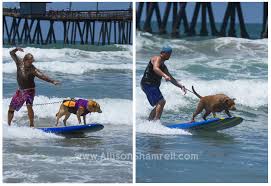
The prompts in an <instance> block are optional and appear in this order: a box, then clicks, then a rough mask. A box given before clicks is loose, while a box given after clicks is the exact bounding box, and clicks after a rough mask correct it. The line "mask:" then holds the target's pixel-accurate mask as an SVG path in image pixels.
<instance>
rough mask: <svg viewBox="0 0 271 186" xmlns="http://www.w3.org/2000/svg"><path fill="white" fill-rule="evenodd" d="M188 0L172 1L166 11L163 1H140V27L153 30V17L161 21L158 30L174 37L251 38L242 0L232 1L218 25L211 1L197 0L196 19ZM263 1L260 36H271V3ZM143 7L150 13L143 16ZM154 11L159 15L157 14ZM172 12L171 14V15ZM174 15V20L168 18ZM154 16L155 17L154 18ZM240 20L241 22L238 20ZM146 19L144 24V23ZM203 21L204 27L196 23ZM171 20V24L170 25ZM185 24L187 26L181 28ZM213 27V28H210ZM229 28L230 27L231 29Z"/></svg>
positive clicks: (148, 30) (137, 21) (138, 20)
mask: <svg viewBox="0 0 271 186" xmlns="http://www.w3.org/2000/svg"><path fill="white" fill-rule="evenodd" d="M187 4H188V3H187V2H168V3H166V7H165V11H164V14H163V15H162V12H161V10H160V9H161V8H160V4H159V3H158V2H140V3H138V5H137V13H136V18H137V19H136V28H137V30H142V31H144V32H150V33H154V32H153V28H152V27H153V25H152V24H151V23H152V21H154V20H155V21H156V22H157V26H158V31H157V32H155V33H156V34H161V35H163V34H170V35H171V36H172V37H173V38H177V37H182V36H196V35H199V36H218V37H226V36H228V37H242V38H250V36H249V33H248V32H247V28H246V23H245V18H244V16H243V12H242V7H241V3H240V2H229V3H227V8H226V10H225V13H224V18H223V21H222V24H221V27H220V28H218V26H217V25H216V21H215V18H216V17H215V15H214V13H213V9H212V3H211V2H196V3H194V4H195V7H194V12H193V14H192V19H191V20H188V18H187V13H186V6H187ZM262 4H263V18H262V29H261V32H260V33H259V37H260V38H267V37H268V22H267V20H268V3H267V2H262ZM143 10H145V11H146V16H145V17H144V18H143V17H142V14H143ZM200 12H201V20H200V21H198V17H199V13H200ZM154 14H155V15H156V16H155V17H153V16H154ZM170 14H171V15H170ZM207 15H208V18H209V24H207ZM170 16H172V21H171V22H170V21H168V20H169V17H170ZM153 18H154V20H153ZM236 20H238V24H237V22H236ZM142 22H143V27H142V25H141V23H142ZM198 22H199V25H200V29H199V30H196V25H197V23H198ZM169 24H171V25H169ZM181 24H182V25H183V30H180V28H181V27H180V26H181ZM168 26H170V27H171V28H172V29H171V31H170V33H168V32H169V31H168V30H167V28H168ZM208 26H209V27H210V28H209V29H210V32H209V30H208ZM237 26H239V30H240V35H239V36H238V35H237V34H236V33H237V32H236V30H237ZM227 28H228V29H227Z"/></svg>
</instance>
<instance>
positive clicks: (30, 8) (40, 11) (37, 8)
mask: <svg viewBox="0 0 271 186" xmlns="http://www.w3.org/2000/svg"><path fill="white" fill-rule="evenodd" d="M47 3H48V2H35V3H30V2H20V14H21V15H45V14H46V4H47Z"/></svg>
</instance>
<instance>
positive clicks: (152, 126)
mask: <svg viewBox="0 0 271 186" xmlns="http://www.w3.org/2000/svg"><path fill="white" fill-rule="evenodd" d="M136 132H139V133H147V134H161V135H191V133H189V132H187V131H184V130H182V129H171V128H168V127H165V126H164V125H162V124H161V123H160V122H159V121H156V122H152V121H146V120H141V119H137V121H136Z"/></svg>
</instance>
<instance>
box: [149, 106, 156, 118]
mask: <svg viewBox="0 0 271 186" xmlns="http://www.w3.org/2000/svg"><path fill="white" fill-rule="evenodd" d="M155 115H156V107H154V108H153V109H152V111H151V113H150V115H149V118H148V120H149V121H151V120H153V119H154V117H155Z"/></svg>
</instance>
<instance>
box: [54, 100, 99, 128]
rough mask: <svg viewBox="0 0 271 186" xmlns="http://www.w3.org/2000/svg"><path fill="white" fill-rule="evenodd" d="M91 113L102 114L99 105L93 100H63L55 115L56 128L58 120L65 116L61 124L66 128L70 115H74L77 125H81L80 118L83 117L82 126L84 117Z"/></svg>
mask: <svg viewBox="0 0 271 186" xmlns="http://www.w3.org/2000/svg"><path fill="white" fill-rule="evenodd" d="M91 112H98V113H102V110H101V108H100V105H99V104H98V103H97V102H95V101H93V100H85V99H78V100H75V99H70V100H64V101H63V102H62V104H61V105H60V108H59V111H58V113H56V126H58V123H59V119H60V118H61V117H62V116H65V118H64V120H63V123H64V125H65V126H66V122H67V120H68V119H69V117H70V115H71V114H76V116H77V119H78V122H79V124H81V116H82V117H83V120H84V124H85V125H86V115H87V114H90V113H91Z"/></svg>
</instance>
